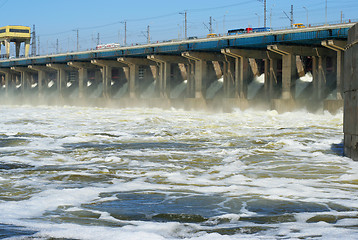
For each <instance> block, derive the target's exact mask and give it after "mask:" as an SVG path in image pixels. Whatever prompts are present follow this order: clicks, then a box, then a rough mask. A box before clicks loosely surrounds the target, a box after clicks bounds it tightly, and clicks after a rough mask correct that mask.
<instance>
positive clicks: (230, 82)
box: [224, 59, 235, 98]
mask: <svg viewBox="0 0 358 240" xmlns="http://www.w3.org/2000/svg"><path fill="white" fill-rule="evenodd" d="M224 96H225V98H233V97H235V59H234V61H231V60H230V59H227V61H225V62H224Z"/></svg>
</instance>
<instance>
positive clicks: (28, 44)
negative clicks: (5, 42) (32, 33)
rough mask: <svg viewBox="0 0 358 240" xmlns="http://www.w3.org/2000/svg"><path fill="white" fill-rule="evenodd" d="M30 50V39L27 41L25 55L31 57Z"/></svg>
mask: <svg viewBox="0 0 358 240" xmlns="http://www.w3.org/2000/svg"><path fill="white" fill-rule="evenodd" d="M29 52H30V39H27V40H26V41H25V57H29Z"/></svg>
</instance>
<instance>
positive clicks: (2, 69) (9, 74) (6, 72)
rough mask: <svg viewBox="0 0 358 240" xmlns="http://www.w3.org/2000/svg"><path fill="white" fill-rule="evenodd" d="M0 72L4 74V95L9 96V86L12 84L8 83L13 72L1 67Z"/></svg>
mask: <svg viewBox="0 0 358 240" xmlns="http://www.w3.org/2000/svg"><path fill="white" fill-rule="evenodd" d="M0 72H1V73H3V74H4V78H5V97H8V96H9V92H10V88H12V86H11V85H12V84H10V81H11V79H12V77H13V73H12V71H11V70H10V69H5V68H1V69H0Z"/></svg>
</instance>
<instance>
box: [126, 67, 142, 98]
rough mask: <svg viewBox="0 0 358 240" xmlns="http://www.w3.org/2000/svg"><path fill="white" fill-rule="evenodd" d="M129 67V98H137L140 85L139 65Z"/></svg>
mask: <svg viewBox="0 0 358 240" xmlns="http://www.w3.org/2000/svg"><path fill="white" fill-rule="evenodd" d="M128 66H129V97H130V98H137V97H138V91H137V88H138V87H137V85H138V84H139V65H136V64H130V65H128Z"/></svg>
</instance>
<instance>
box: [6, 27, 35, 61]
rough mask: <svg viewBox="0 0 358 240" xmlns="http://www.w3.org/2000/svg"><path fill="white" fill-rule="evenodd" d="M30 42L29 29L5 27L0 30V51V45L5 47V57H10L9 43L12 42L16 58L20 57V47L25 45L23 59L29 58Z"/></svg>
mask: <svg viewBox="0 0 358 240" xmlns="http://www.w3.org/2000/svg"><path fill="white" fill-rule="evenodd" d="M30 40H31V29H30V27H24V26H5V27H1V28H0V50H1V45H5V48H6V57H7V58H9V57H10V43H11V42H14V43H15V46H16V57H19V56H20V45H21V43H22V42H24V43H25V57H28V56H29V51H30Z"/></svg>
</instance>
